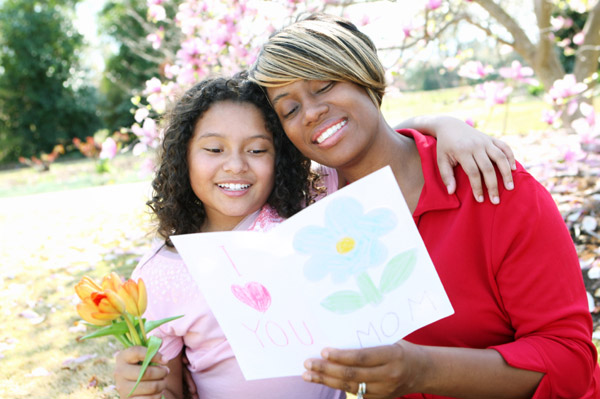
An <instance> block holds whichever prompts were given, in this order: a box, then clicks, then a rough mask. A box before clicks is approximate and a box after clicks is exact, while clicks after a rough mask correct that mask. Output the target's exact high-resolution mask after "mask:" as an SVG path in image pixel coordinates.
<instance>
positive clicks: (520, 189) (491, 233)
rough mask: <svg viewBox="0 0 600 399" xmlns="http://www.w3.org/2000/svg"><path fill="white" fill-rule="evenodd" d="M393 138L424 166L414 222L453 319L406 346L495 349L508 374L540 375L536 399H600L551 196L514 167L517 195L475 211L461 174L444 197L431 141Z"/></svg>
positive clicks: (598, 376)
mask: <svg viewBox="0 0 600 399" xmlns="http://www.w3.org/2000/svg"><path fill="white" fill-rule="evenodd" d="M399 132H400V133H402V134H404V135H406V136H409V137H413V138H414V139H415V142H416V144H417V147H418V150H419V154H420V156H421V163H422V167H423V175H424V179H425V185H424V187H423V191H422V193H421V196H420V198H419V202H418V205H417V208H416V209H415V212H414V214H413V218H414V220H415V223H416V224H417V226H418V229H419V232H420V233H421V236H422V237H423V241H424V242H425V246H426V247H427V250H428V251H429V255H430V256H431V259H432V260H433V264H434V265H435V267H436V269H437V272H438V273H439V276H440V279H441V281H442V283H443V285H444V288H445V289H446V292H447V294H448V297H449V299H450V302H451V303H452V306H453V307H454V311H455V313H454V314H453V315H452V316H449V317H447V318H445V319H442V320H439V321H437V322H435V323H433V324H430V325H428V326H425V327H423V328H421V329H419V330H417V331H415V332H413V333H412V334H410V335H409V336H407V337H406V340H407V341H410V342H413V343H416V344H423V345H435V346H452V347H467V348H493V349H495V350H497V351H498V352H500V354H501V355H502V356H503V358H504V359H505V360H506V361H507V362H508V364H510V365H511V366H514V367H517V368H521V369H528V370H534V371H538V372H542V373H544V374H545V375H544V377H543V378H542V380H541V382H540V384H539V386H538V388H537V391H536V393H535V395H534V398H535V399H550V398H600V369H599V367H598V360H597V353H596V348H595V346H594V345H593V343H592V340H591V334H592V328H593V327H592V319H591V316H590V314H589V309H588V304H587V297H586V293H585V287H584V284H583V279H582V275H581V269H580V266H579V260H578V257H577V253H576V251H575V247H574V245H573V241H572V240H571V237H570V235H569V233H568V231H567V228H566V226H565V223H564V221H563V219H562V217H561V215H560V213H559V212H558V209H557V207H556V204H555V202H554V200H553V199H552V197H551V196H550V194H549V193H548V191H547V190H546V189H545V188H544V187H543V186H542V185H541V184H539V183H538V182H537V181H536V180H535V179H534V178H533V177H532V176H531V175H530V174H529V173H527V172H526V171H525V170H524V169H523V167H522V166H520V165H519V166H518V169H517V171H515V172H513V179H514V182H515V189H514V190H512V191H507V190H504V189H503V187H501V188H500V201H501V202H500V204H499V205H492V204H491V203H490V202H489V201H486V202H485V203H483V204H480V203H477V202H476V201H475V199H474V197H473V194H472V191H471V186H470V184H469V181H468V178H467V176H466V174H465V173H464V172H463V170H462V169H461V168H460V167H457V168H456V169H455V173H456V180H457V191H456V194H454V195H448V193H447V192H446V188H445V186H444V183H443V182H442V179H441V176H440V174H439V172H438V167H437V162H436V146H435V144H436V141H435V139H433V138H431V137H428V136H424V135H422V134H420V133H418V132H416V131H413V130H401V131H399ZM499 181H500V179H499ZM406 398H440V397H439V396H435V395H421V394H418V395H408V396H406Z"/></svg>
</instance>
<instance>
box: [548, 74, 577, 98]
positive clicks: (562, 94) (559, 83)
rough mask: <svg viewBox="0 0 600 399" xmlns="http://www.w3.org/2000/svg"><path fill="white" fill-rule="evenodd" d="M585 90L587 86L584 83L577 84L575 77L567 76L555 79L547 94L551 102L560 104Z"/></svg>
mask: <svg viewBox="0 0 600 399" xmlns="http://www.w3.org/2000/svg"><path fill="white" fill-rule="evenodd" d="M586 89H587V85H586V84H585V83H583V82H577V81H576V80H575V75H573V74H568V75H565V76H564V77H563V78H562V79H557V80H556V81H555V82H554V84H553V85H552V87H551V88H550V90H549V91H548V94H549V96H550V98H551V99H552V101H554V102H558V103H560V104H562V103H564V100H565V99H567V98H569V97H572V96H575V95H577V94H580V93H582V92H584V91H585V90H586Z"/></svg>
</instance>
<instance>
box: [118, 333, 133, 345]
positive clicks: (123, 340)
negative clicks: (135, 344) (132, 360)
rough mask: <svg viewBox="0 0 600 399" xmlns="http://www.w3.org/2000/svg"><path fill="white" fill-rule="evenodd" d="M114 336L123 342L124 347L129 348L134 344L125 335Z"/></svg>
mask: <svg viewBox="0 0 600 399" xmlns="http://www.w3.org/2000/svg"><path fill="white" fill-rule="evenodd" d="M114 337H115V338H116V339H118V340H119V342H120V343H122V344H123V346H124V347H126V348H129V347H130V346H132V344H131V342H130V341H129V340H128V339H127V338H125V337H124V336H123V335H119V334H115V335H114Z"/></svg>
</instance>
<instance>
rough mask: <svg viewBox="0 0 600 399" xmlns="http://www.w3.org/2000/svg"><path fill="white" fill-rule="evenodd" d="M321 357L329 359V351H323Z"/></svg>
mask: <svg viewBox="0 0 600 399" xmlns="http://www.w3.org/2000/svg"><path fill="white" fill-rule="evenodd" d="M321 357H323V359H329V351H328V350H327V349H323V350H322V351H321Z"/></svg>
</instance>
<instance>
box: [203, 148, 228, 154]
mask: <svg viewBox="0 0 600 399" xmlns="http://www.w3.org/2000/svg"><path fill="white" fill-rule="evenodd" d="M204 150H205V151H208V152H211V153H213V154H218V153H220V152H223V151H222V150H221V149H219V148H205V149H204Z"/></svg>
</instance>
